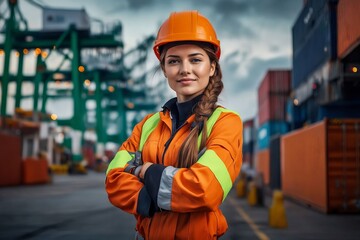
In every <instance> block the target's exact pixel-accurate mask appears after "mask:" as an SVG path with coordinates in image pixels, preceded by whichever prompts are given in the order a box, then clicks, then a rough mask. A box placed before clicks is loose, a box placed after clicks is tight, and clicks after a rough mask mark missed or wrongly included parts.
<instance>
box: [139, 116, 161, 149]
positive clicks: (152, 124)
mask: <svg viewBox="0 0 360 240" xmlns="http://www.w3.org/2000/svg"><path fill="white" fill-rule="evenodd" d="M159 120H160V113H159V112H157V113H155V114H154V115H152V116H151V117H150V118H149V119H148V120H146V122H145V123H144V125H143V127H142V129H141V136H140V145H139V151H142V149H143V147H144V144H145V142H146V140H147V139H148V137H149V135H150V134H151V133H152V132H153V131H154V129H155V128H156V126H157V125H158V123H159Z"/></svg>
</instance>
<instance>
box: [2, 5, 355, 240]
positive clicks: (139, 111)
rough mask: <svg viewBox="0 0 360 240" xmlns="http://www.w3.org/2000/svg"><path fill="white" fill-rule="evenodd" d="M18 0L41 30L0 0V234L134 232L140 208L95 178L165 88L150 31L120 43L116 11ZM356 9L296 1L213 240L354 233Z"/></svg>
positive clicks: (105, 235) (123, 235)
mask: <svg viewBox="0 0 360 240" xmlns="http://www.w3.org/2000/svg"><path fill="white" fill-rule="evenodd" d="M24 1H25V0H24ZM26 1H27V2H28V3H29V4H32V5H33V6H34V7H36V8H38V9H40V10H41V11H42V29H37V30H34V29H30V28H28V22H27V21H28V20H27V19H26V18H25V17H24V14H23V13H22V12H21V9H20V8H19V2H20V1H18V0H3V1H1V0H0V6H1V9H0V36H1V38H0V65H2V72H0V78H1V93H0V94H1V98H0V100H1V101H0V156H1V157H0V164H1V167H0V239H9V240H10V239H110V238H119V239H134V234H135V231H134V229H135V224H136V219H135V218H134V217H133V216H132V215H130V214H127V213H125V212H123V211H121V210H120V209H117V208H115V207H114V206H112V205H111V203H109V200H108V197H107V194H106V191H105V186H104V181H105V177H106V175H105V172H106V169H107V167H108V165H109V163H110V162H111V160H112V159H113V157H114V156H115V154H116V152H117V150H118V148H119V145H120V144H121V142H123V141H124V140H126V139H127V137H128V136H129V134H130V133H131V130H132V128H133V127H134V126H135V124H136V123H137V122H139V121H140V120H141V119H142V118H143V117H144V116H145V115H146V114H147V113H151V112H155V111H158V110H159V109H161V106H162V104H164V102H165V101H166V100H167V98H168V95H167V94H168V93H167V91H168V90H167V88H166V87H167V86H166V81H165V79H161V81H158V82H156V83H152V84H148V79H149V78H153V76H154V71H155V70H156V69H157V66H150V67H149V66H148V65H146V63H147V61H148V60H149V56H148V53H149V52H151V49H152V46H153V43H154V40H155V34H156V33H155V32H154V34H153V35H149V36H146V37H144V38H143V39H142V40H141V41H139V42H138V44H137V45H136V46H134V47H132V48H131V49H126V50H125V48H124V44H125V43H124V36H123V25H122V23H121V22H120V21H118V22H114V23H111V24H105V23H103V22H102V21H101V20H99V19H96V18H92V17H91V16H89V15H88V13H87V11H86V8H84V9H71V8H67V9H60V8H52V7H49V6H45V5H43V4H41V2H42V1H36V0H26ZM359 12H360V1H358V0H304V1H303V5H302V8H301V9H300V12H299V13H298V15H297V18H296V19H295V21H294V22H293V23H292V28H291V29H290V31H289V35H291V41H292V59H291V61H292V67H291V68H287V67H283V68H271V67H270V68H269V69H267V71H266V72H265V73H264V74H263V76H262V77H261V79H259V82H260V84H259V85H258V86H257V113H256V115H255V116H253V117H252V118H248V119H243V149H242V152H243V166H242V169H241V172H240V174H239V176H238V177H237V179H236V181H235V183H234V185H233V187H232V189H231V191H230V193H229V195H228V197H227V198H226V200H225V201H224V203H223V204H222V206H221V210H222V212H223V213H224V215H225V216H226V218H227V221H228V225H229V229H228V231H227V232H226V234H225V235H224V236H222V237H221V239H224V240H226V239H229V240H230V239H261V240H265V239H291V240H293V239H299V240H300V239H334V240H337V239H345V240H347V239H349V240H350V239H354V240H355V239H360V228H359V226H360V25H359V23H360V14H359ZM59 19H60V20H61V21H57V20H59ZM94 24H95V25H97V26H98V27H97V28H96V31H95V30H94ZM29 58H31V59H32V61H33V62H34V64H33V65H34V71H33V74H29V73H27V72H25V71H24V69H25V65H26V64H27V60H28V59H29ZM14 59H15V60H14ZM54 59H56V60H54ZM14 67H15V68H16V71H15V72H14V71H11V70H10V69H11V68H14ZM29 89H30V90H29ZM239 104H241V103H239ZM240 115H241V113H240Z"/></svg>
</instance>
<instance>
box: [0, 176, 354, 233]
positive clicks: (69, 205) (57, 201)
mask: <svg viewBox="0 0 360 240" xmlns="http://www.w3.org/2000/svg"><path fill="white" fill-rule="evenodd" d="M104 179H105V175H104V173H96V172H92V171H89V173H88V174H86V175H55V176H54V177H53V182H52V183H51V184H46V185H34V186H24V185H23V186H14V187H1V188H0V239H2V240H7V239H9V240H10V239H11V240H13V239H70V240H72V239H76V240H79V239H84V240H85V239H86V240H92V239H94V240H95V239H96V240H97V239H134V226H135V218H134V217H133V216H131V215H129V214H127V213H124V212H122V211H121V210H119V209H117V208H115V207H114V206H112V205H111V204H110V203H109V202H108V199H107V195H106V192H105V190H104ZM270 204H271V198H269V197H267V198H266V199H265V206H262V207H250V206H249V204H248V203H247V201H246V199H242V198H238V197H237V196H236V194H235V191H234V189H233V190H232V191H231V192H230V193H229V196H228V197H227V199H226V200H225V202H224V203H223V205H222V207H221V209H222V211H223V213H224V214H225V216H226V217H227V220H228V224H229V230H228V231H227V233H226V234H225V235H224V236H223V237H222V238H221V239H224V240H230V239H262V240H265V239H276V240H278V239H291V240H296V239H299V240H300V239H309V240H310V239H327V240H328V239H333V240H338V239H344V240H351V239H354V240H355V239H356V240H358V239H360V214H350V215H326V214H323V213H320V212H317V211H315V210H312V209H309V208H307V207H304V206H302V205H299V204H297V203H294V202H293V201H289V200H285V204H284V205H285V209H286V215H287V222H288V227H287V228H286V229H274V228H271V227H269V226H268V207H267V206H270Z"/></svg>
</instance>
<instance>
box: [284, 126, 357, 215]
mask: <svg viewBox="0 0 360 240" xmlns="http://www.w3.org/2000/svg"><path fill="white" fill-rule="evenodd" d="M359 153H360V119H346V120H339V119H331V120H328V119H325V120H324V121H321V122H319V123H316V124H313V125H311V126H308V127H306V128H303V129H299V130H296V131H293V132H291V133H288V134H285V135H283V136H282V138H281V184H282V190H283V192H284V194H285V195H286V196H289V197H291V198H293V199H295V200H297V201H299V202H301V203H304V204H306V205H308V206H311V207H313V208H314V209H317V210H320V211H322V212H325V213H333V212H334V213H336V212H339V213H346V212H360V206H359V204H358V203H359V202H360V191H359V189H360V154H359Z"/></svg>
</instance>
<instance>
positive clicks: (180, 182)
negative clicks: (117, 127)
mask: <svg viewBox="0 0 360 240" xmlns="http://www.w3.org/2000/svg"><path fill="white" fill-rule="evenodd" d="M154 52H155V55H156V56H157V58H158V59H159V60H160V66H161V69H162V71H163V73H164V75H165V77H166V78H167V80H168V83H169V86H170V87H171V89H172V90H174V91H175V92H176V98H174V99H171V100H169V101H168V102H167V103H166V104H165V105H164V106H163V111H161V112H158V113H155V114H150V115H148V116H147V117H145V119H143V120H142V121H141V122H140V123H139V124H137V125H136V126H135V128H134V130H133V133H132V135H131V136H130V137H129V138H128V139H127V140H126V141H125V142H124V143H123V144H122V146H121V147H120V149H119V152H118V153H117V154H116V156H115V158H114V159H113V160H112V162H111V163H110V165H109V168H108V171H107V178H106V190H107V193H108V196H109V200H110V201H111V203H112V204H113V205H115V206H117V207H119V208H121V209H122V210H124V211H126V212H128V213H131V214H134V215H135V217H136V219H137V225H136V230H137V232H138V239H141V238H144V239H217V238H219V237H220V236H221V235H223V234H224V233H225V231H226V230H227V223H226V220H225V217H224V216H223V214H222V213H221V211H220V209H219V206H220V204H221V203H222V202H223V201H224V199H225V197H226V195H227V194H228V192H229V191H230V188H231V187H232V184H233V182H234V180H235V178H236V176H237V175H238V173H239V171H240V167H241V163H242V152H241V148H242V122H241V119H240V117H239V116H238V115H237V114H236V113H234V112H233V111H230V110H227V109H225V108H223V107H220V106H218V105H217V104H216V102H217V100H218V96H219V94H220V92H221V91H222V89H223V83H222V80H221V78H222V74H221V69H220V65H219V58H220V53H221V51H220V42H219V40H218V39H217V37H216V33H215V31H214V29H213V27H212V26H211V24H210V22H209V21H208V20H207V19H206V18H205V17H204V16H202V15H200V14H199V13H198V12H197V11H186V12H175V13H172V14H171V15H170V17H169V18H168V19H167V20H166V21H165V22H164V23H163V25H162V26H161V27H160V29H159V32H158V35H157V38H156V40H155V46H154Z"/></svg>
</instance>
